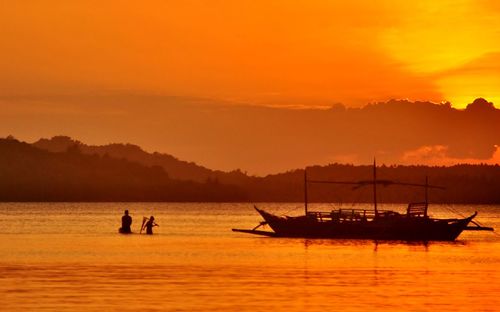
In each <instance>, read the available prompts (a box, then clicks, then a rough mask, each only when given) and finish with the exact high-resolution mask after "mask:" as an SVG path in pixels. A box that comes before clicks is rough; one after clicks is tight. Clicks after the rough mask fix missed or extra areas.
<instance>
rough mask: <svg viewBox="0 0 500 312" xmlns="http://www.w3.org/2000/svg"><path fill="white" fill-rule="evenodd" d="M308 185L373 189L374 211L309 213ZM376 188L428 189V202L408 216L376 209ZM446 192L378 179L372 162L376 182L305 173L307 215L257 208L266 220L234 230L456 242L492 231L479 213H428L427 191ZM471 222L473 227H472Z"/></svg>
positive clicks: (412, 206) (412, 207)
mask: <svg viewBox="0 0 500 312" xmlns="http://www.w3.org/2000/svg"><path fill="white" fill-rule="evenodd" d="M308 184H346V185H353V186H354V187H355V188H357V187H362V186H368V185H372V186H373V209H338V210H332V211H329V212H322V211H309V210H308V199H307V195H308V194H307V186H308ZM377 185H383V186H389V185H405V186H414V187H423V188H425V201H424V202H419V203H410V204H409V205H408V208H407V210H406V214H401V213H399V212H396V211H391V210H380V209H378V208H377ZM431 188H432V189H444V188H443V187H441V186H435V185H429V184H428V179H427V178H426V179H425V184H416V183H402V182H395V181H390V180H378V179H377V166H376V164H375V162H374V163H373V180H368V181H357V182H348V181H319V180H308V178H307V170H304V210H305V214H304V215H302V216H297V217H289V216H276V215H273V214H271V213H268V212H266V211H264V210H262V209H259V208H257V207H256V206H254V207H255V209H256V210H257V212H258V213H259V214H260V215H261V216H262V218H263V219H264V221H263V222H260V223H259V225H257V226H256V227H254V228H253V229H251V230H245V229H233V231H234V232H242V233H248V234H255V235H264V236H272V237H301V238H346V239H375V240H400V241H453V240H455V239H456V238H457V237H458V236H459V235H460V233H462V231H464V230H476V231H493V228H490V227H483V226H481V225H480V224H479V223H477V222H474V221H473V219H474V217H475V216H476V215H477V212H475V213H474V214H472V215H471V216H469V217H466V218H462V219H438V218H432V217H430V216H429V215H428V214H427V210H428V190H429V189H431ZM470 223H472V224H474V226H469V224H470ZM263 225H269V226H270V227H271V229H272V230H273V232H270V231H262V230H258V228H259V227H260V226H263Z"/></svg>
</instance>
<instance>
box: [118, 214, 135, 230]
mask: <svg viewBox="0 0 500 312" xmlns="http://www.w3.org/2000/svg"><path fill="white" fill-rule="evenodd" d="M131 225H132V217H131V216H129V215H128V210H125V215H124V216H123V217H122V227H121V228H120V230H119V232H120V233H123V234H128V233H132V230H131V229H130V226H131Z"/></svg>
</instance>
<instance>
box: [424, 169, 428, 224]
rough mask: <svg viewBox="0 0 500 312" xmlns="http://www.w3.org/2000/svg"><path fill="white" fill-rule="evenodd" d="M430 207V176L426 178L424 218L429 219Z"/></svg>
mask: <svg viewBox="0 0 500 312" xmlns="http://www.w3.org/2000/svg"><path fill="white" fill-rule="evenodd" d="M428 207H429V176H425V211H424V217H427V208H428Z"/></svg>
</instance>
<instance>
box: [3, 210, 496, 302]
mask: <svg viewBox="0 0 500 312" xmlns="http://www.w3.org/2000/svg"><path fill="white" fill-rule="evenodd" d="M260 206H261V207H263V208H267V209H268V210H269V211H270V212H274V213H278V214H289V215H297V214H300V213H301V206H300V205H299V204H261V205H260ZM316 206H318V205H316ZM319 206H321V205H319ZM322 206H323V207H321V208H323V209H325V210H330V209H332V208H333V207H331V206H330V205H322ZM314 208H315V207H313V209H314ZM316 208H318V207H316ZM381 208H382V209H386V208H388V209H395V210H401V209H403V208H404V207H402V206H392V205H385V206H382V207H381ZM124 209H129V210H130V213H131V215H132V217H133V218H134V223H133V226H132V227H133V230H135V231H136V232H138V230H139V227H140V222H141V220H142V216H149V215H151V214H153V215H154V216H155V218H156V220H157V222H158V223H159V224H160V227H159V228H155V231H156V232H155V235H153V236H146V235H139V234H133V235H119V234H117V229H118V227H119V225H120V224H119V223H120V218H121V215H122V213H123V210H124ZM452 211H454V212H456V213H459V214H463V215H468V214H471V213H473V212H474V211H478V212H479V215H478V220H479V221H481V222H482V223H484V224H485V225H488V226H493V227H496V228H499V227H500V206H433V207H431V214H433V215H434V216H439V217H457V215H456V214H454V213H453V212H452ZM259 221H260V217H259V216H258V215H257V214H256V213H255V211H254V210H253V208H252V205H250V204H213V203H196V204H193V203H189V204H186V203H182V204H177V203H90V204H89V203H3V204H0V310H6V311H9V310H36V311H43V310H49V311H103V310H104V311H113V310H114V311H138V310H143V311H144V310H149V311H155V310H162V311H165V310H169V311H235V310H238V311H306V310H307V311H333V310H337V311H401V310H405V311H494V310H496V309H497V307H499V306H500V299H499V296H498V294H499V293H500V282H499V281H500V273H499V272H500V270H499V265H500V237H499V236H498V234H494V233H491V232H464V233H463V234H462V235H461V236H460V237H459V239H458V240H457V241H456V242H453V243H443V242H432V243H427V244H423V243H411V244H409V243H405V242H374V241H360V240H324V239H321V240H320V239H312V240H311V239H282V238H269V237H258V236H252V235H248V234H242V233H233V232H231V228H233V227H237V228H252V227H254V226H255V225H256V224H258V222H259Z"/></svg>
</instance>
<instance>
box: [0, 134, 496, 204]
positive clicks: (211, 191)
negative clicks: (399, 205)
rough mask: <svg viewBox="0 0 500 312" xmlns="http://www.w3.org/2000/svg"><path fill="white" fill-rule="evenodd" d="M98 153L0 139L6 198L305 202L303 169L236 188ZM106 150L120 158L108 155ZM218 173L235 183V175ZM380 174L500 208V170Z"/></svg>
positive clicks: (400, 169) (340, 196) (331, 194)
mask: <svg viewBox="0 0 500 312" xmlns="http://www.w3.org/2000/svg"><path fill="white" fill-rule="evenodd" d="M36 146H43V148H41V147H36ZM117 147H118V148H117ZM96 148H97V149H98V150H99V152H93V153H92V152H91V151H92V147H91V146H87V145H85V144H83V143H81V142H79V141H76V140H73V139H71V138H69V137H62V136H58V137H55V138H53V139H50V140H46V139H45V140H40V141H37V143H36V144H35V145H31V144H28V143H24V142H20V141H18V140H16V139H14V138H12V137H10V138H7V139H0V201H195V202H196V201H220V202H241V201H251V202H301V201H302V200H303V197H304V193H303V191H304V170H303V169H296V170H291V171H287V172H283V173H280V174H272V175H267V176H265V177H256V176H247V175H246V174H244V173H241V172H238V173H237V174H236V175H237V176H238V177H242V178H240V179H239V181H238V183H237V184H231V183H227V182H221V181H220V180H218V179H217V178H210V176H208V175H207V170H208V172H210V170H209V169H207V168H203V167H200V170H199V172H200V176H197V179H198V180H201V179H202V178H204V177H207V176H208V178H207V179H206V180H205V181H202V182H199V181H192V180H191V181H190V180H189V179H188V178H189V175H190V176H192V175H193V172H194V171H188V173H189V175H186V176H183V179H174V178H172V176H171V174H170V172H168V171H167V170H166V169H165V168H164V167H162V166H159V165H157V163H154V162H153V163H152V164H149V165H147V164H144V163H141V162H140V161H136V160H133V159H132V158H134V157H135V159H137V157H138V155H140V156H141V157H139V159H143V158H144V159H149V157H153V158H152V159H156V158H154V156H155V155H156V154H155V153H152V154H150V153H147V152H145V151H143V150H142V149H140V148H139V147H138V146H134V145H130V144H110V145H109V146H105V147H96ZM47 149H50V150H51V151H49V150H47ZM82 150H86V152H83V151H82ZM105 151H115V153H113V154H112V155H110V154H108V153H106V152H105ZM118 151H119V152H118ZM148 155H149V156H148ZM127 157H130V159H127ZM157 157H159V159H163V157H166V158H168V157H167V156H164V155H163V157H160V156H158V155H157ZM170 157H172V158H173V159H174V160H175V161H177V162H179V163H180V164H181V165H179V166H178V167H182V165H185V164H190V163H187V162H183V161H180V160H176V159H175V157H173V156H170ZM143 161H144V160H143ZM175 161H174V162H175ZM191 165H192V166H195V167H194V168H197V167H196V165H194V164H191ZM174 167H175V166H174ZM213 172H217V171H213ZM217 173H219V174H220V176H222V177H223V176H224V174H227V175H228V176H229V177H230V178H231V175H232V174H233V173H220V172H217ZM177 174H182V171H178V172H177ZM307 174H308V177H309V178H310V179H318V180H341V181H342V180H343V181H357V180H369V179H371V174H372V167H371V166H367V165H360V166H354V165H348V164H337V163H335V164H330V165H326V166H310V167H308V168H307ZM378 176H379V178H381V179H389V180H395V181H403V182H410V183H423V181H424V179H425V177H426V176H428V178H429V180H430V181H431V183H432V184H437V185H441V186H444V187H446V191H432V192H431V194H430V200H431V202H435V203H474V204H479V203H481V204H500V193H499V192H498V185H500V166H499V165H455V166H450V167H445V166H440V167H437V166H434V167H430V166H415V165H412V166H385V165H382V166H379V168H378ZM230 178H228V180H229V179H230ZM371 192H372V191H371V189H370V188H360V189H356V190H353V189H352V188H351V187H350V186H342V185H341V186H335V187H332V186H330V185H314V186H311V187H310V188H309V200H310V201H311V202H334V203H352V202H371V201H372V193H371ZM378 197H379V201H380V202H412V201H422V200H423V198H424V194H423V190H421V189H414V188H409V187H381V188H380V189H379V195H378Z"/></svg>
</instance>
